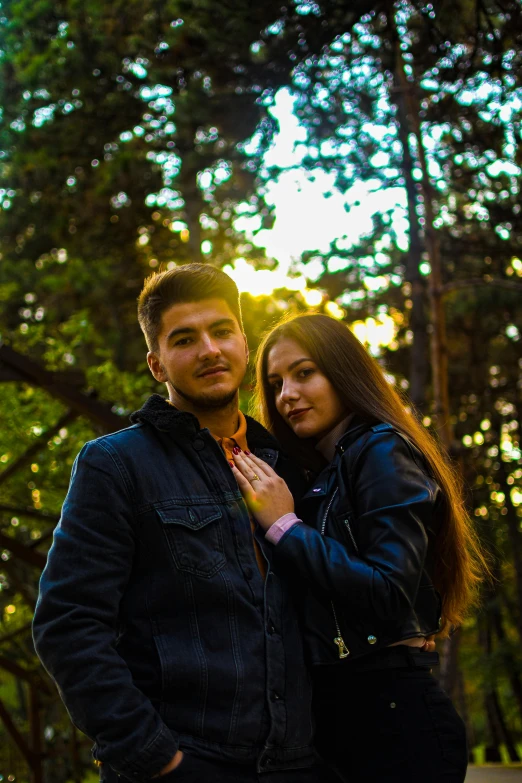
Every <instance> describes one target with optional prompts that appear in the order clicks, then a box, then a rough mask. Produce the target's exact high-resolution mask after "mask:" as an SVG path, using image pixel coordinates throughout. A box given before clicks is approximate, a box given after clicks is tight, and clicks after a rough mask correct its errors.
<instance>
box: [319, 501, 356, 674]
mask: <svg viewBox="0 0 522 783" xmlns="http://www.w3.org/2000/svg"><path fill="white" fill-rule="evenodd" d="M338 491H339V488H338V487H337V488H336V490H335V492H334V493H333V495H332V497H331V498H330V502H329V503H328V506H327V507H326V511H325V513H324V516H323V521H322V524H321V535H322V536H324V532H325V530H326V520H327V518H328V514H329V512H330V508H331V506H332V503H333V502H334V500H335V496H336V495H337V492H338ZM345 524H347V525H348V530H349V531H350V536H351V530H350V526H349V523H348V522H347V520H345ZM330 603H331V605H332V613H333V617H334V623H335V628H336V630H337V636H336V637H335V639H334V640H333V643H334V644H335V646H336V647H337V650H338V652H339V658H341V659H342V658H347V657H348V656H349V655H350V650H349V649H348V647H347V646H346V645H345V643H344V639H343V637H342V635H341V628H340V626H339V620H338V619H337V612H336V611H335V606H334V602H333V601H330Z"/></svg>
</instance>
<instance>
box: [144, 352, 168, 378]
mask: <svg viewBox="0 0 522 783" xmlns="http://www.w3.org/2000/svg"><path fill="white" fill-rule="evenodd" d="M147 364H148V365H149V370H150V371H151V373H152V374H153V376H154V378H155V379H156V380H157V381H158V383H166V382H167V380H168V378H167V373H166V372H165V368H164V367H163V365H162V363H161V362H160V359H159V356H158V355H157V354H156V353H154V351H149V352H148V354H147Z"/></svg>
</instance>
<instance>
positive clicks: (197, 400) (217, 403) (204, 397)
mask: <svg viewBox="0 0 522 783" xmlns="http://www.w3.org/2000/svg"><path fill="white" fill-rule="evenodd" d="M167 378H168V376H167ZM168 382H169V383H170V385H171V386H172V388H173V389H174V391H175V392H176V394H177V395H178V396H179V397H181V399H182V400H185V402H188V403H189V404H190V406H191V407H192V408H193V409H196V410H200V411H212V410H213V411H215V410H219V409H220V408H226V407H227V405H230V403H231V402H233V401H234V400H235V398H236V394H237V389H235V390H234V391H231V392H230V391H228V392H224V393H223V392H222V393H221V394H212V392H208V393H207V394H198V395H191V394H186V393H185V392H184V391H182V390H181V389H180V388H179V386H175V385H174V384H173V383H172V381H171V379H170V378H168Z"/></svg>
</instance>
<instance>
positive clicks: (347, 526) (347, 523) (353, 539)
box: [344, 518, 359, 554]
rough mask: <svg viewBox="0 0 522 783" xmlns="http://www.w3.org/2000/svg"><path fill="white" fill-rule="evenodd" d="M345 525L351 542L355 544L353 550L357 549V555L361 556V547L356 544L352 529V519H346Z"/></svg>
mask: <svg viewBox="0 0 522 783" xmlns="http://www.w3.org/2000/svg"><path fill="white" fill-rule="evenodd" d="M344 524H345V527H346V529H347V531H348V535H349V536H350V540H351V542H352V544H353V548H354V549H355V551H356V552H357V554H359V547H358V546H357V544H356V543H355V538H354V537H353V533H352V528H351V527H350V519H349V518H347V519H345V520H344Z"/></svg>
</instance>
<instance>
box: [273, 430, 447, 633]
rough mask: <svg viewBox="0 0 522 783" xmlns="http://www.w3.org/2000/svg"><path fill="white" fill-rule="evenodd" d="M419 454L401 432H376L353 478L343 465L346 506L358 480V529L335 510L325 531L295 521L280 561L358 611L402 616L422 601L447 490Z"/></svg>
mask: <svg viewBox="0 0 522 783" xmlns="http://www.w3.org/2000/svg"><path fill="white" fill-rule="evenodd" d="M419 457H420V455H419ZM420 459H421V458H420ZM420 459H419V460H417V459H416V458H415V457H414V454H413V450H412V447H411V446H410V444H408V443H407V442H406V441H405V440H404V439H403V438H402V437H401V436H400V435H398V434H397V433H394V432H385V433H379V434H375V435H372V436H371V437H370V438H369V439H368V441H367V443H366V445H365V446H364V448H363V449H362V450H361V453H360V454H359V456H358V459H357V460H356V464H355V465H354V466H353V474H352V476H351V480H350V481H349V480H348V477H347V476H346V475H345V476H344V478H343V467H344V466H343V463H342V462H341V465H340V478H339V482H338V483H339V498H338V503H337V504H336V505H337V508H339V509H342V504H343V498H342V494H343V492H344V491H347V490H348V488H349V487H350V486H351V487H353V492H354V497H353V498H352V499H351V504H353V507H354V508H355V509H356V520H355V526H356V535H355V537H354V538H353V539H352V538H351V537H350V535H349V534H348V531H346V532H345V531H342V530H340V527H341V526H340V525H339V524H338V525H335V524H333V520H332V519H331V518H329V519H328V522H327V525H326V531H325V532H326V535H324V536H322V535H321V533H320V532H319V530H317V529H315V528H312V527H310V526H309V525H303V524H300V525H294V526H293V527H292V528H291V529H290V530H289V531H288V532H287V533H286V534H285V535H284V536H283V537H282V538H281V540H280V541H279V543H278V544H277V546H276V548H275V552H276V557H277V561H278V562H279V563H281V566H282V567H284V566H285V565H286V566H287V567H288V568H291V569H292V570H293V571H294V572H297V574H298V576H300V577H301V578H303V579H304V580H305V581H306V582H307V583H308V584H309V585H310V587H311V589H312V590H315V591H317V592H318V593H320V594H322V595H324V596H326V597H328V598H331V599H333V600H336V601H339V602H340V603H341V604H344V605H345V606H349V608H350V610H351V611H352V612H353V613H354V614H359V615H363V616H364V615H366V614H367V613H368V612H370V613H371V614H372V615H374V616H378V617H381V618H383V619H384V620H387V621H389V620H390V619H394V620H396V621H400V620H401V619H402V617H403V616H404V615H405V614H407V612H408V611H409V610H410V609H411V607H412V606H413V605H414V603H415V599H416V595H417V591H418V587H419V582H420V579H421V574H422V570H423V568H424V564H425V560H426V554H427V549H428V529H429V528H430V527H431V526H432V522H433V512H434V507H435V505H436V502H437V499H438V498H439V495H440V491H439V489H438V487H437V485H436V484H435V482H434V481H433V480H432V479H431V478H430V477H429V476H428V474H427V472H426V469H425V467H424V466H421V464H420ZM351 504H350V505H351ZM337 514H339V511H337ZM334 516H335V514H334ZM317 526H318V527H320V520H319V521H318V525H317ZM354 542H355V544H356V546H355V547H354V545H353V544H354Z"/></svg>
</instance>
